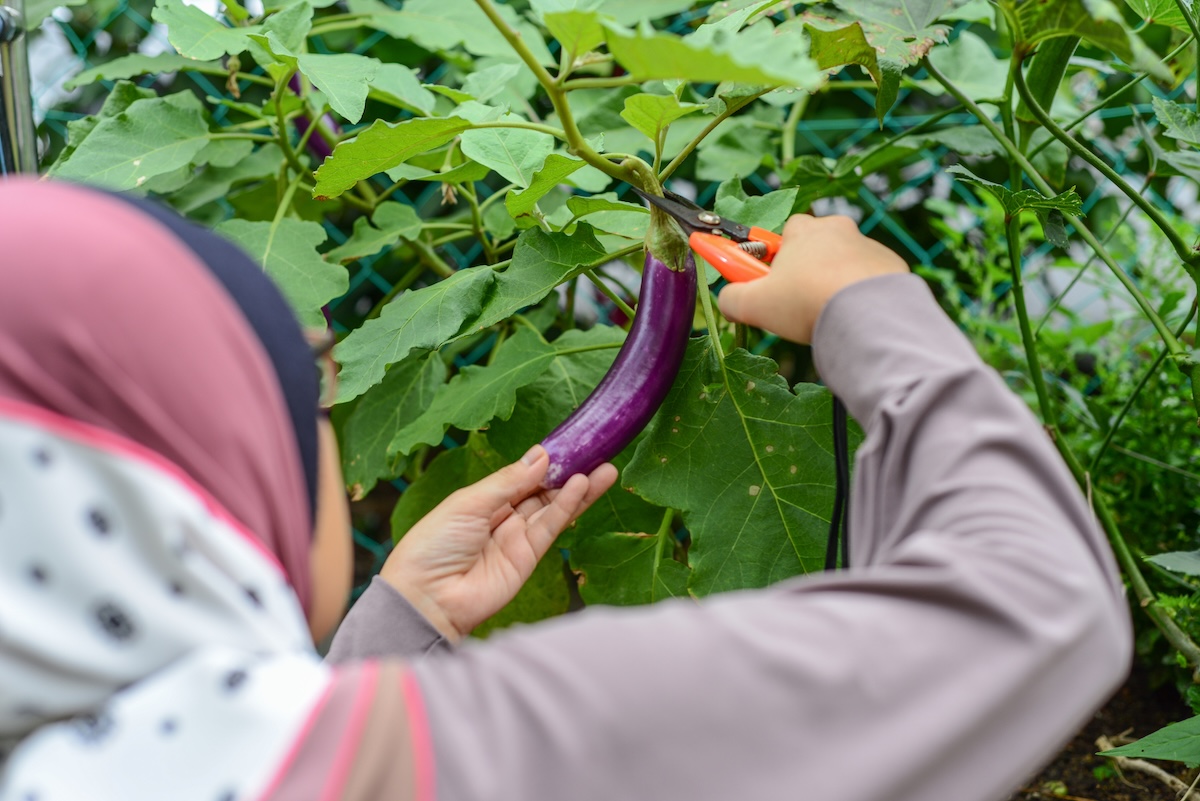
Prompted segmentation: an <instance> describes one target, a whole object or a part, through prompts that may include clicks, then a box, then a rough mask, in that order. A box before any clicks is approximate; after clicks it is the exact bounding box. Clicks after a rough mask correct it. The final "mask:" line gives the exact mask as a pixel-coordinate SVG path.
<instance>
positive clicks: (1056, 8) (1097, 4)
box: [998, 0, 1172, 81]
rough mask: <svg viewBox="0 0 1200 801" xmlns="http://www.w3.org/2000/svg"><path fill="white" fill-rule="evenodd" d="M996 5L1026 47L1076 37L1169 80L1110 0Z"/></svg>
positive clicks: (1017, 0)
mask: <svg viewBox="0 0 1200 801" xmlns="http://www.w3.org/2000/svg"><path fill="white" fill-rule="evenodd" d="M998 4H999V6H1000V10H1001V11H1003V12H1004V16H1005V18H1006V19H1007V20H1008V23H1009V25H1010V26H1011V28H1012V31H1013V39H1014V40H1015V41H1016V42H1018V43H1019V44H1020V45H1022V46H1024V47H1026V48H1031V47H1033V46H1034V45H1036V44H1037V43H1038V42H1042V41H1045V40H1047V39H1053V38H1055V37H1058V36H1078V37H1079V38H1081V39H1084V40H1086V41H1088V42H1091V43H1092V44H1094V45H1095V46H1096V47H1099V48H1101V49H1103V50H1109V51H1111V52H1113V53H1115V54H1116V55H1117V57H1118V58H1120V59H1121V60H1122V61H1124V62H1125V63H1127V64H1130V65H1131V66H1134V67H1137V68H1138V69H1144V70H1147V71H1149V72H1150V73H1151V74H1152V75H1154V76H1155V77H1157V78H1161V79H1162V80H1166V81H1169V80H1171V79H1172V75H1171V71H1170V70H1169V69H1167V67H1166V65H1164V64H1163V63H1162V61H1161V60H1159V58H1158V56H1156V55H1155V54H1154V52H1153V51H1152V50H1151V49H1150V48H1149V47H1147V46H1146V43H1145V42H1143V41H1142V40H1141V38H1140V37H1138V36H1137V35H1136V34H1134V33H1132V32H1131V31H1130V30H1129V27H1128V26H1127V25H1126V24H1125V17H1124V15H1122V14H1121V10H1120V9H1119V8H1117V6H1116V5H1114V4H1113V3H1112V2H1111V0H1041V2H1021V0H998Z"/></svg>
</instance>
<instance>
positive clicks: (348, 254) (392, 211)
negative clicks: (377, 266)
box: [325, 200, 421, 262]
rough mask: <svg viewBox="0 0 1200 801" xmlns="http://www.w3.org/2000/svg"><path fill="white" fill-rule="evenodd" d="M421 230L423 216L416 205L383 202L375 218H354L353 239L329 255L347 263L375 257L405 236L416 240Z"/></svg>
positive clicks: (390, 201)
mask: <svg viewBox="0 0 1200 801" xmlns="http://www.w3.org/2000/svg"><path fill="white" fill-rule="evenodd" d="M419 233H421V218H420V217H419V216H417V212H416V210H415V209H413V207H412V206H409V205H408V204H406V203H399V202H397V201H394V200H388V201H385V202H383V203H380V204H379V205H378V206H377V207H376V208H375V211H374V213H373V214H372V215H371V219H369V220H368V219H367V218H366V217H359V218H358V219H357V220H355V221H354V232H353V233H352V234H351V235H350V238H349V239H347V240H346V241H345V242H343V243H342V244H341V245H339V246H338V247H336V248H334V249H333V250H331V251H329V252H328V253H326V254H325V258H327V259H329V260H330V261H335V262H343V261H351V260H353V259H361V258H362V257H364V256H374V255H375V254H376V253H378V252H379V251H380V250H382V249H384V248H385V247H391V246H393V245H395V244H396V243H397V242H399V241H400V240H401V239H415V238H416V237H417V235H418V234H419Z"/></svg>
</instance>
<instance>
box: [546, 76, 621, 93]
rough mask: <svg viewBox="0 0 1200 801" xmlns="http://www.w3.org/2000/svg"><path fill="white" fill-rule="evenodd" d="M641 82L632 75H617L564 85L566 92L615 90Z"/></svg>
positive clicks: (573, 81)
mask: <svg viewBox="0 0 1200 801" xmlns="http://www.w3.org/2000/svg"><path fill="white" fill-rule="evenodd" d="M639 83H641V81H639V80H637V79H636V78H634V77H633V76H632V75H617V76H615V77H612V78H572V79H571V80H569V81H567V82H565V83H564V84H563V85H562V89H563V91H564V92H573V91H575V90H576V89H615V88H618V87H621V86H634V85H636V84H639Z"/></svg>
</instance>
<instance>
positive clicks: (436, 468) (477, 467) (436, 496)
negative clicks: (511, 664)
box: [391, 434, 505, 541]
mask: <svg viewBox="0 0 1200 801" xmlns="http://www.w3.org/2000/svg"><path fill="white" fill-rule="evenodd" d="M504 465H505V461H504V460H503V459H502V458H500V454H498V453H496V451H495V450H493V449H492V447H491V446H490V445H489V444H488V441H487V437H485V436H483V435H482V434H472V435H471V436H470V437H469V438H468V439H467V444H465V445H463V446H462V447H461V448H451V449H450V450H447V451H442V452H441V453H439V454H438V456H437V458H436V459H434V460H433V461H432V462H430V463H429V466H428V467H427V468H425V472H424V473H422V474H421V477H420V478H418V479H417V480H416V481H414V482H413V483H412V484H411V485H410V486H409V488H408V489H406V490H405V491H404V494H403V495H401V496H400V500H399V502H398V503H397V504H396V508H395V509H393V510H392V518H391V524H392V539H393V540H397V541H398V540H399V539H400V538H401V537H402V536H404V535H405V534H406V533H408V530H409V529H410V528H412V527H413V526H414V525H416V523H417V521H418V520H420V519H421V518H422V517H424V516H425V515H427V514H429V513H430V512H431V511H433V508H434V507H435V506H437V505H438V504H439V503H441V502H442V501H444V500H446V498H448V497H449V496H450V493H452V492H454V491H455V490H460V489H462V488H463V487H465V486H467V485H469V484H474V483H475V482H476V481H479V480H480V479H484V478H487V477H488V476H490V475H491V474H492V473H494V472H496V471H497V470H499V469H500V468H501V467H504Z"/></svg>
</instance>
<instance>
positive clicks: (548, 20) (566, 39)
mask: <svg viewBox="0 0 1200 801" xmlns="http://www.w3.org/2000/svg"><path fill="white" fill-rule="evenodd" d="M600 20H601V17H600V14H598V13H597V12H595V11H578V10H575V11H556V12H547V13H546V14H543V15H542V22H543V24H545V26H546V29H547V30H548V31H550V33H551V34H553V35H554V38H555V39H557V40H558V43H559V45H561V46H562V48H563V49H564V50H566V51H567V52H568V53H572V54H574V55H576V56H579V55H582V54H583V53H586V52H588V51H589V50H591V49H592V48H594V47H596V45H599V44H602V43H603V42H604V25H603V24H601V21H600Z"/></svg>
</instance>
